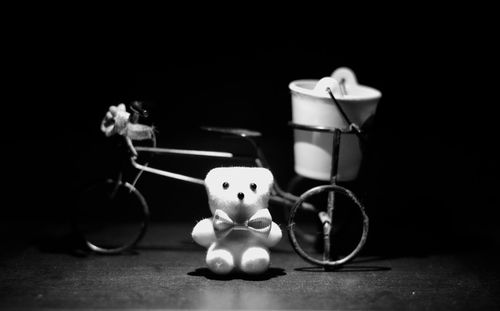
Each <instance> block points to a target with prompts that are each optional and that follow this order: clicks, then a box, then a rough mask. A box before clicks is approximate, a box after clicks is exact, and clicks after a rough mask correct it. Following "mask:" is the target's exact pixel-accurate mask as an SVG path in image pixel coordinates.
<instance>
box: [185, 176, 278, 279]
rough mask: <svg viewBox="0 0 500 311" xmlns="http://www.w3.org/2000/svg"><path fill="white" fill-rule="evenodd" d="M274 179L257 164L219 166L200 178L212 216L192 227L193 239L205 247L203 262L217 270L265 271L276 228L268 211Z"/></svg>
mask: <svg viewBox="0 0 500 311" xmlns="http://www.w3.org/2000/svg"><path fill="white" fill-rule="evenodd" d="M273 181H274V178H273V175H272V173H271V172H270V171H269V170H268V169H265V168H261V167H219V168H214V169H212V170H211V171H210V172H209V173H208V174H207V176H206V178H205V186H206V189H207V193H208V200H209V206H210V211H211V212H212V215H213V217H212V218H205V219H203V220H201V221H200V222H198V223H197V224H196V226H195V227H194V228H193V232H192V234H191V235H192V237H193V240H194V241H195V242H196V243H198V244H200V245H201V246H204V247H206V248H208V251H207V256H206V263H207V265H208V267H209V269H210V270H211V271H213V272H214V273H217V274H228V273H230V272H232V271H241V272H244V273H249V274H258V273H262V272H265V271H266V270H267V269H268V267H269V264H270V254H269V250H268V249H269V247H272V246H274V245H276V244H277V243H278V242H279V241H280V240H281V236H282V234H281V230H280V228H279V226H278V225H277V224H276V223H274V222H273V221H272V218H271V214H270V213H269V210H268V209H267V204H268V201H269V195H270V190H271V186H272V184H273Z"/></svg>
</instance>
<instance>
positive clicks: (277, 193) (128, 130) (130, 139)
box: [78, 89, 369, 269]
mask: <svg viewBox="0 0 500 311" xmlns="http://www.w3.org/2000/svg"><path fill="white" fill-rule="evenodd" d="M328 91H329V94H330V97H331V99H332V101H333V102H334V103H335V105H337V107H338V108H339V110H340V111H342V109H341V107H340V106H339V105H338V103H337V101H336V100H335V97H334V96H333V93H332V92H331V90H330V89H328ZM128 110H129V111H130V112H128V111H127V109H126V108H125V105H123V104H120V105H119V106H117V107H115V106H111V107H110V110H109V111H108V112H107V114H106V117H105V118H104V120H103V122H102V124H101V130H102V131H103V132H104V133H105V134H106V136H108V137H114V138H118V139H119V140H120V143H121V146H122V147H124V148H123V150H122V154H124V155H125V156H124V158H123V159H124V161H123V163H124V164H125V165H127V166H129V167H132V168H134V169H136V170H137V173H135V176H134V178H133V181H132V182H130V183H129V182H127V181H125V179H126V178H125V177H124V174H123V172H122V171H120V173H119V174H118V176H117V177H116V178H115V179H107V180H105V181H104V182H102V183H100V184H96V185H94V186H92V187H90V188H89V189H87V190H86V191H85V192H83V194H82V198H81V200H80V210H83V211H84V212H85V210H86V209H87V208H89V207H90V206H94V207H97V206H98V207H97V208H99V209H100V210H99V213H101V210H102V211H104V209H108V208H111V207H112V206H113V207H114V208H115V209H116V210H115V211H114V212H113V213H111V215H110V216H109V217H108V218H106V219H105V220H104V221H105V222H107V221H113V218H116V217H121V216H120V215H122V214H124V213H120V211H121V209H122V208H124V205H130V206H131V207H132V209H133V212H134V213H135V214H134V215H133V216H132V217H135V220H140V221H139V222H138V223H137V224H136V227H135V229H133V230H132V231H133V235H132V236H129V237H128V238H127V239H126V240H125V241H122V242H120V243H118V245H116V244H114V245H110V243H109V242H106V241H97V240H96V239H94V237H93V236H92V233H91V231H92V230H89V229H88V227H85V226H81V225H79V226H78V229H79V231H80V233H81V234H82V236H83V238H84V239H85V243H86V245H87V247H88V248H89V249H90V250H92V251H94V252H97V253H103V254H116V253H121V252H124V251H126V250H129V249H131V248H133V247H134V246H135V245H136V244H137V243H138V242H139V241H140V240H141V239H142V238H143V236H144V234H145V233H146V231H147V228H148V220H149V216H150V211H149V207H148V204H147V201H146V199H145V198H144V196H143V195H142V194H141V192H140V191H139V190H138V189H137V188H136V183H137V181H138V180H139V178H140V176H141V174H142V173H143V172H147V173H152V174H156V175H160V176H164V177H168V178H173V179H177V180H182V181H185V182H189V183H194V184H199V185H204V180H202V179H199V178H195V177H191V176H187V175H182V174H178V173H174V172H170V171H165V170H160V169H156V168H153V167H150V166H149V164H148V163H145V162H143V163H139V162H140V161H139V160H138V159H139V158H140V156H139V155H140V154H173V155H179V156H196V157H209V158H223V159H228V160H229V159H231V158H237V157H238V156H237V155H235V154H233V153H229V152H219V151H204V150H187V149H168V148H158V147H157V146H156V136H155V129H154V128H153V127H152V126H148V125H144V124H141V123H139V120H141V119H143V118H147V117H148V115H147V114H148V112H147V111H146V110H145V109H143V107H142V104H141V103H140V102H133V103H132V104H131V105H130V106H129V109H128ZM343 117H344V118H345V120H346V121H347V124H350V126H349V128H348V129H346V130H343V129H337V128H327V127H318V126H307V125H301V124H294V123H290V124H289V125H290V126H291V127H293V128H296V129H301V130H306V131H315V132H325V133H331V134H333V150H332V151H333V152H332V166H331V167H332V169H331V179H330V184H327V185H321V186H317V187H314V188H312V189H310V190H308V191H306V192H304V193H303V194H302V195H300V196H296V195H293V194H291V193H290V192H287V191H284V190H283V189H282V188H281V187H280V185H279V184H278V182H277V181H275V182H274V184H273V186H272V189H271V196H270V200H269V202H270V204H271V205H272V204H276V205H279V206H282V207H283V208H284V211H285V215H286V217H287V218H288V223H287V227H286V228H287V231H288V236H289V239H290V242H291V245H292V247H293V249H294V250H295V252H296V253H297V254H298V255H299V256H301V257H302V258H303V259H305V260H306V261H308V262H310V263H312V264H315V265H319V266H323V267H324V268H325V269H326V268H333V267H338V266H341V265H343V264H345V263H347V262H349V261H350V260H352V259H353V258H354V257H355V256H356V255H357V254H358V253H359V251H360V250H361V249H362V248H363V246H364V244H365V242H366V238H367V235H368V224H369V221H368V216H367V215H366V213H365V209H364V207H363V205H362V204H361V202H360V201H359V200H358V199H357V197H356V196H355V195H354V193H352V192H351V191H350V190H348V189H346V188H344V187H342V186H339V185H338V184H337V167H338V155H339V147H340V139H341V136H342V134H344V133H355V134H357V135H359V134H360V130H359V128H358V127H357V126H356V125H355V124H353V123H351V122H349V121H348V118H347V116H346V115H345V114H344V113H343ZM202 129H203V130H205V131H208V132H212V133H216V134H224V135H231V136H234V137H238V138H241V139H242V140H243V141H246V142H247V143H249V144H250V146H251V147H252V149H253V151H254V157H253V158H252V161H253V162H254V164H255V166H260V167H265V168H268V169H270V167H269V164H268V162H267V160H266V158H265V156H264V153H263V152H262V149H261V148H260V147H259V144H258V138H259V137H260V136H261V133H259V132H256V131H252V130H248V129H241V128H221V127H203V128H202ZM139 143H146V145H139ZM95 194H98V195H97V196H96V195H95ZM320 195H327V197H328V199H327V206H326V208H323V209H320V208H318V207H317V205H316V204H313V203H311V202H310V201H311V200H312V199H313V198H314V197H317V196H320ZM339 196H342V197H345V198H347V201H349V202H350V206H353V207H356V208H357V209H358V210H359V212H360V214H361V216H362V224H363V227H362V234H361V237H360V239H359V242H358V243H357V245H356V247H355V248H354V250H352V251H351V252H350V253H348V254H347V255H346V256H344V257H342V258H331V257H332V248H331V240H332V233H333V231H332V229H333V226H332V219H333V214H334V210H335V205H336V201H337V198H338V197H339ZM98 200H99V201H98ZM303 212H306V213H311V214H313V215H314V214H315V215H317V218H316V219H319V221H320V223H321V230H320V231H321V235H322V241H321V240H320V241H321V242H322V243H320V244H322V247H321V249H322V252H323V254H322V258H318V257H317V256H313V255H311V254H310V251H306V250H304V248H303V247H302V246H301V243H300V242H299V241H300V240H306V241H307V240H309V241H311V239H312V238H313V237H312V235H311V234H308V233H306V232H304V231H303V230H302V229H300V228H299V227H298V226H297V217H298V215H299V214H301V213H303ZM79 217H80V219H78V223H79V224H81V223H85V222H86V220H85V216H79ZM87 222H88V221H87ZM126 230H129V231H130V228H127V229H126Z"/></svg>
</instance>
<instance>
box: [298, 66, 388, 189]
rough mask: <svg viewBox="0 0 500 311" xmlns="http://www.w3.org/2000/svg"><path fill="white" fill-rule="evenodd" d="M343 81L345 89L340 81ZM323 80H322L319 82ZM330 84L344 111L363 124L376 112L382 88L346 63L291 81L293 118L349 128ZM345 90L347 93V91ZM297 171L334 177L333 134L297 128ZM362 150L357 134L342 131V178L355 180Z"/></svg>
mask: <svg viewBox="0 0 500 311" xmlns="http://www.w3.org/2000/svg"><path fill="white" fill-rule="evenodd" d="M341 81H343V83H342V85H343V86H344V87H345V89H344V88H343V89H342V90H341V89H340V87H341V86H342V85H339V82H341ZM318 82H319V83H318ZM326 87H330V88H331V90H332V92H333V94H334V96H335V98H336V99H337V101H338V103H339V105H340V106H342V109H343V111H344V112H345V114H346V115H347V117H348V118H349V119H350V121H351V122H353V123H356V124H357V125H358V126H359V127H362V126H363V124H364V123H365V122H366V120H368V119H369V118H370V117H372V116H373V115H374V114H375V111H376V108H377V104H378V101H379V99H380V97H381V96H382V94H381V93H380V91H378V90H376V89H374V88H371V87H368V86H364V85H360V84H358V82H357V80H356V76H355V75H354V73H353V72H352V71H351V70H350V69H348V68H345V67H342V68H338V69H337V70H335V71H334V72H333V74H332V76H331V77H327V78H323V79H321V80H296V81H292V82H291V83H290V84H289V88H290V90H291V93H292V122H293V123H295V124H301V125H309V126H323V127H330V128H338V129H347V127H348V124H346V122H345V121H344V119H343V118H342V115H341V113H340V112H339V111H338V109H337V107H336V106H335V104H334V103H333V102H332V99H331V98H330V96H329V94H328V93H327V92H326ZM344 91H345V93H346V94H345V95H343V93H344ZM294 139H295V142H294V156H295V172H296V173H297V174H299V175H302V176H305V177H308V178H312V179H317V180H325V181H327V180H330V178H331V176H330V172H331V162H332V147H333V134H331V133H324V132H313V131H305V130H300V129H295V130H294ZM361 160H362V153H361V146H360V142H359V139H358V138H357V136H356V135H355V134H342V137H341V140H340V153H339V162H338V163H339V167H338V175H337V180H338V181H351V180H354V179H356V177H357V176H358V172H359V168H360V166H361Z"/></svg>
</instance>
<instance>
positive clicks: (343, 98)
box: [288, 79, 382, 101]
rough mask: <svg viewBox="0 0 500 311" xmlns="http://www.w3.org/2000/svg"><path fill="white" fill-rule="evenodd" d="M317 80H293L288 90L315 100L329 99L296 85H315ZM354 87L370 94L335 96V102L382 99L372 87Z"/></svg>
mask: <svg viewBox="0 0 500 311" xmlns="http://www.w3.org/2000/svg"><path fill="white" fill-rule="evenodd" d="M318 81H319V80H318V79H298V80H294V81H292V82H290V83H289V84H288V88H289V89H290V90H291V91H292V92H296V93H299V94H303V95H308V96H312V97H315V98H327V99H329V98H330V97H329V96H328V95H326V94H325V95H322V94H320V95H318V94H317V93H316V92H315V91H314V89H308V88H304V87H301V86H299V85H298V84H300V83H317V82H318ZM356 87H358V88H361V89H365V90H367V91H369V92H370V93H371V94H370V95H365V96H359V95H349V94H348V95H343V96H342V95H341V96H339V97H337V96H335V97H336V99H337V100H340V101H367V100H373V99H379V98H380V97H382V93H381V92H380V91H379V90H377V89H376V88H373V87H370V86H366V85H362V84H357V85H356Z"/></svg>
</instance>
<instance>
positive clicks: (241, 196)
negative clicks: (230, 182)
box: [238, 192, 245, 200]
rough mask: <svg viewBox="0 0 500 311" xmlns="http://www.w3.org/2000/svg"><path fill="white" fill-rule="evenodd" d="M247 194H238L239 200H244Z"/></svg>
mask: <svg viewBox="0 0 500 311" xmlns="http://www.w3.org/2000/svg"><path fill="white" fill-rule="evenodd" d="M244 197H245V194H244V193H243V192H238V199H240V200H243V198H244Z"/></svg>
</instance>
